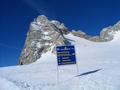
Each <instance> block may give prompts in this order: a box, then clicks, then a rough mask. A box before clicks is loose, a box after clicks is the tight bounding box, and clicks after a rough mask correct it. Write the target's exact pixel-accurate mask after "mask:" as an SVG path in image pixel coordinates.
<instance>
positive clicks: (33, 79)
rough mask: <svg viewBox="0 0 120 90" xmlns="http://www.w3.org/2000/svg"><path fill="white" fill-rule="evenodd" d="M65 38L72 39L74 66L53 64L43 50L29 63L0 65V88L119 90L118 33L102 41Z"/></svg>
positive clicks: (119, 42)
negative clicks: (37, 57) (75, 61)
mask: <svg viewBox="0 0 120 90" xmlns="http://www.w3.org/2000/svg"><path fill="white" fill-rule="evenodd" d="M65 37H66V38H69V39H72V40H74V42H73V44H74V45H75V48H76V57H77V62H78V64H77V66H78V68H77V66H76V65H66V66H59V67H57V60H56V56H55V55H54V54H52V53H51V52H47V53H45V54H44V55H42V57H41V58H40V59H39V60H38V61H37V62H35V63H33V64H30V65H23V66H12V67H5V68H0V90H120V54H119V53H120V32H116V33H115V37H114V39H113V40H112V41H110V42H105V43H95V42H90V41H88V40H85V39H81V38H79V37H75V36H73V35H71V34H69V35H66V36H65ZM57 70H58V71H57ZM77 70H78V71H77ZM58 77H59V79H58Z"/></svg>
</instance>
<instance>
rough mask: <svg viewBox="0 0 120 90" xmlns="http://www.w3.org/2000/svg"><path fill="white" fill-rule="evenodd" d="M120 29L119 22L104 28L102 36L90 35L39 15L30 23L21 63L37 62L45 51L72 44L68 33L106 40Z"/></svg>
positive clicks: (98, 40)
mask: <svg viewBox="0 0 120 90" xmlns="http://www.w3.org/2000/svg"><path fill="white" fill-rule="evenodd" d="M118 30H120V23H119V22H118V23H117V24H115V25H114V26H113V27H112V26H110V27H107V28H104V29H103V30H102V31H101V32H100V36H90V35H87V34H86V33H85V32H82V31H80V30H77V31H76V30H69V29H68V28H67V27H66V26H65V25H64V24H63V23H60V22H59V21H57V20H48V18H47V17H46V16H44V15H41V16H38V17H37V18H36V19H34V21H33V22H32V23H31V24H30V28H29V31H28V33H27V38H26V41H25V45H24V48H23V50H22V53H21V56H20V64H21V65H22V64H29V63H32V62H35V61H36V60H37V59H39V58H40V57H41V55H42V54H43V53H46V52H47V51H50V50H51V49H52V48H53V50H51V51H52V52H53V53H55V46H56V45H65V44H70V42H69V40H67V38H65V37H64V35H67V34H73V35H74V36H77V37H80V38H84V39H87V40H90V41H94V42H106V41H110V40H112V39H113V37H114V36H113V35H114V32H115V31H118Z"/></svg>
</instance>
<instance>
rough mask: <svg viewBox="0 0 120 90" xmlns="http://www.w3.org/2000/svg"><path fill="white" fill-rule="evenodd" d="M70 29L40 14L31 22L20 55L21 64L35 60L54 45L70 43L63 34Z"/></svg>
mask: <svg viewBox="0 0 120 90" xmlns="http://www.w3.org/2000/svg"><path fill="white" fill-rule="evenodd" d="M67 33H69V30H68V29H67V28H66V27H65V26H64V24H63V23H60V22H58V21H56V20H52V21H49V20H48V19H47V17H46V16H44V15H41V16H38V17H37V19H35V20H34V21H33V22H32V23H31V24H30V30H29V31H28V33H27V38H26V41H25V45H24V48H23V51H22V53H21V56H20V64H29V63H32V62H35V61H36V60H37V59H39V58H40V57H41V54H43V53H45V52H47V51H49V50H50V49H51V47H52V46H54V45H64V44H66V43H69V42H68V41H67V40H66V39H65V37H64V36H63V34H67Z"/></svg>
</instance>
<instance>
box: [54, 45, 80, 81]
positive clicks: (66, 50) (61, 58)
mask: <svg viewBox="0 0 120 90" xmlns="http://www.w3.org/2000/svg"><path fill="white" fill-rule="evenodd" d="M56 52H57V63H58V65H57V81H58V83H59V68H58V66H62V65H70V64H75V65H76V68H77V75H78V73H79V70H78V65H77V62H76V54H75V47H74V45H65V46H57V47H56Z"/></svg>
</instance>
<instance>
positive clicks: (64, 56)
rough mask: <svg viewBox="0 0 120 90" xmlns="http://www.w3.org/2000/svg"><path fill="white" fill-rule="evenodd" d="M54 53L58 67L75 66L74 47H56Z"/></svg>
mask: <svg viewBox="0 0 120 90" xmlns="http://www.w3.org/2000/svg"><path fill="white" fill-rule="evenodd" d="M56 51H57V60H58V65H68V64H76V56H75V47H74V46H73V45H70V46H57V47H56Z"/></svg>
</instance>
